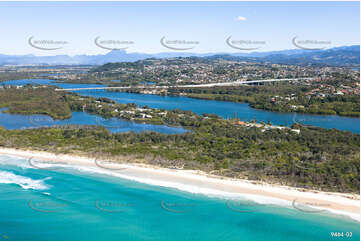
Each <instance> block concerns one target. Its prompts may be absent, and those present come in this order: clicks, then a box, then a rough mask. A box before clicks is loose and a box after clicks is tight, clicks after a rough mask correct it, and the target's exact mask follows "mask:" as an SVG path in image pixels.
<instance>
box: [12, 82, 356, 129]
mask: <svg viewBox="0 0 361 242" xmlns="http://www.w3.org/2000/svg"><path fill="white" fill-rule="evenodd" d="M30 82H31V81H30V80H17V81H8V82H6V84H12V85H25V84H26V83H30ZM33 82H36V83H40V84H54V85H57V86H58V87H61V88H76V87H78V88H79V87H102V86H104V85H97V84H69V83H52V82H51V80H33ZM76 93H79V94H81V95H87V96H93V97H107V98H110V99H113V100H115V101H117V102H119V103H136V104H137V105H139V106H145V105H148V106H149V107H151V108H164V109H167V110H170V109H175V108H179V109H182V110H191V111H193V112H195V113H198V114H203V113H212V114H217V115H219V116H222V117H224V118H230V117H234V116H237V117H238V118H240V119H241V120H244V121H250V120H253V119H256V121H257V122H259V121H263V122H268V121H269V120H270V121H271V123H272V124H276V125H286V124H287V125H288V126H290V125H291V124H293V123H294V122H298V123H303V124H308V125H313V126H318V127H323V128H327V129H331V128H336V129H340V130H346V131H351V132H353V133H360V119H359V118H352V117H341V116H337V115H310V114H297V113H277V112H271V111H265V110H258V109H253V108H251V107H249V105H248V104H246V103H233V102H224V101H212V100H201V99H193V98H188V97H172V96H158V95H145V94H134V93H125V92H108V91H105V90H83V91H76Z"/></svg>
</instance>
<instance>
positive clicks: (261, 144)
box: [0, 86, 360, 193]
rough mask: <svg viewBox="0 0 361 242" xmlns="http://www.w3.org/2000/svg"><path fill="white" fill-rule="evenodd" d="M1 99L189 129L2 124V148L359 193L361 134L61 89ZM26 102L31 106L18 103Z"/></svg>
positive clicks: (36, 108)
mask: <svg viewBox="0 0 361 242" xmlns="http://www.w3.org/2000/svg"><path fill="white" fill-rule="evenodd" d="M4 93H9V94H4ZM0 97H1V103H2V107H8V108H9V110H11V112H13V113H17V112H18V113H23V114H25V113H26V114H29V113H46V114H48V115H52V117H56V118H61V119H64V118H66V117H68V113H67V112H63V113H62V112H59V111H58V110H57V109H61V110H70V112H71V111H80V110H83V111H85V112H88V113H91V114H97V115H100V116H102V117H104V118H109V117H113V118H124V119H128V120H133V121H139V122H147V123H159V124H166V125H176V126H179V125H180V126H182V127H184V128H186V129H188V130H190V132H187V133H184V134H171V135H166V134H160V133H156V132H141V133H134V132H127V133H113V134H111V133H110V132H109V131H108V130H107V129H106V128H104V127H100V126H76V125H65V126H54V127H47V128H37V129H26V130H5V129H3V128H2V129H0V146H2V147H12V148H20V149H29V148H30V149H34V150H43V151H49V152H55V153H68V154H69V153H70V154H77V155H87V156H93V157H99V156H105V157H110V159H112V160H114V161H117V162H126V161H127V162H141V163H148V164H153V165H158V166H163V167H169V168H174V167H175V168H183V169H199V170H203V171H206V172H208V173H211V174H214V175H220V176H227V177H234V178H243V179H248V180H252V181H255V182H256V181H265V182H270V183H280V184H283V185H291V186H295V187H301V188H312V189H319V190H324V191H337V192H354V193H359V187H360V184H359V181H360V177H359V172H360V163H359V160H360V135H359V134H352V133H350V132H343V131H338V130H335V129H331V130H326V129H323V128H316V127H305V126H302V125H293V126H292V129H290V128H283V127H279V128H277V127H276V128H270V127H271V126H267V125H266V124H258V125H255V124H252V123H250V124H249V125H245V123H243V122H240V121H239V120H237V119H230V120H226V119H222V118H221V117H218V116H217V115H210V114H204V115H197V114H195V113H193V112H190V111H183V110H171V111H166V110H159V109H151V108H148V107H137V106H136V105H135V104H117V103H115V102H114V101H112V100H109V99H106V98H91V97H84V96H79V95H77V94H74V93H67V92H55V91H54V89H52V88H47V87H44V88H35V89H34V88H33V87H32V86H27V87H25V88H23V89H16V88H12V89H11V90H9V89H8V90H6V91H5V90H3V91H0ZM46 100H49V101H46ZM50 100H51V102H50ZM5 101H6V102H5ZM30 104H34V105H30ZM21 105H25V107H27V110H24V109H22V108H21V107H19V106H21ZM295 131H299V132H295Z"/></svg>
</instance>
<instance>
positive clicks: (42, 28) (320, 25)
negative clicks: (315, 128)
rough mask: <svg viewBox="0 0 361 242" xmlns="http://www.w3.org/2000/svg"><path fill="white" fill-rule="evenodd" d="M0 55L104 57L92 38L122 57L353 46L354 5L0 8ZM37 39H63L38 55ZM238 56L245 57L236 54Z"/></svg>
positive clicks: (88, 4)
mask: <svg viewBox="0 0 361 242" xmlns="http://www.w3.org/2000/svg"><path fill="white" fill-rule="evenodd" d="M0 22H1V25H0V31H1V33H2V34H1V38H0V53H1V54H17V55H22V54H36V55H58V54H68V55H75V54H88V55H90V54H104V53H107V52H108V51H107V50H105V49H102V48H99V47H97V46H96V45H95V44H94V39H95V38H96V37H97V36H100V37H101V39H104V40H121V41H132V42H133V44H132V45H131V46H129V48H128V49H127V51H128V52H142V53H159V52H171V50H170V49H167V48H165V47H164V46H162V45H161V44H160V39H161V38H162V37H163V36H164V37H166V39H168V40H186V41H196V42H199V44H197V45H194V46H193V49H192V50H191V52H198V53H208V52H239V51H238V50H236V49H233V48H231V47H230V46H228V45H227V44H226V42H225V40H226V39H227V38H228V37H229V36H232V39H234V40H247V41H260V42H263V44H262V45H259V46H258V48H259V49H258V51H271V50H284V49H294V48H295V46H293V45H292V42H291V40H292V38H293V37H296V36H297V37H298V39H302V40H319V41H328V42H330V43H328V45H327V48H328V47H334V46H342V45H354V44H359V42H360V5H359V2H76V3H72V2H35V3H33V2H12V3H10V2H0ZM31 36H34V39H37V40H54V41H67V42H68V44H66V45H64V46H63V48H62V49H59V50H52V51H49V50H39V49H36V48H33V47H31V46H30V45H29V44H28V39H29V38H30V37H31ZM243 52H245V51H243Z"/></svg>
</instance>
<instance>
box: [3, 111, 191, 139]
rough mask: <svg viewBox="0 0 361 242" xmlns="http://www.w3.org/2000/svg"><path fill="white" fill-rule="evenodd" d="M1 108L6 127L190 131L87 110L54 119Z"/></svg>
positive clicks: (176, 132)
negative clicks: (67, 126)
mask: <svg viewBox="0 0 361 242" xmlns="http://www.w3.org/2000/svg"><path fill="white" fill-rule="evenodd" d="M4 109H5V108H2V109H0V126H3V127H4V128H6V129H25V128H39V127H47V126H48V127H49V126H53V125H66V124H77V125H101V126H104V127H106V128H107V129H109V131H110V132H112V133H119V132H129V131H133V132H136V133H139V132H145V131H154V132H158V133H164V134H181V133H185V132H188V130H186V129H183V128H182V127H170V126H166V125H154V124H146V123H135V122H131V121H127V120H122V119H117V118H112V119H104V118H102V117H100V116H97V115H91V114H88V113H85V112H73V113H72V117H71V118H70V119H67V120H53V119H52V118H51V117H49V116H46V115H20V114H8V113H2V110H4Z"/></svg>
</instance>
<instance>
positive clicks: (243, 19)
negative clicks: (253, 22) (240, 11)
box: [236, 16, 247, 21]
mask: <svg viewBox="0 0 361 242" xmlns="http://www.w3.org/2000/svg"><path fill="white" fill-rule="evenodd" d="M246 20H247V18H246V17H243V16H237V18H236V21H246Z"/></svg>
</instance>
